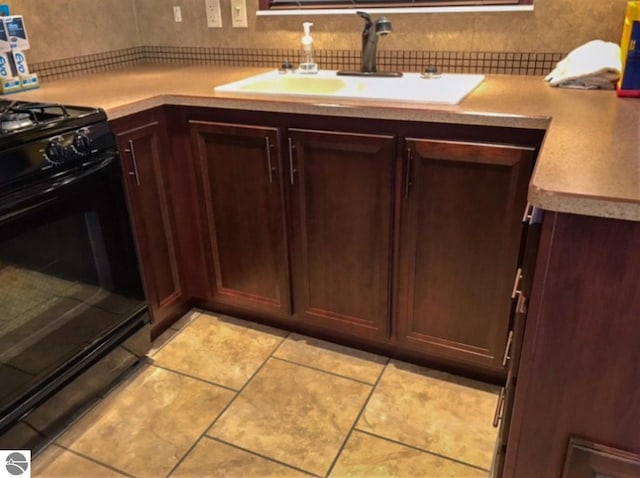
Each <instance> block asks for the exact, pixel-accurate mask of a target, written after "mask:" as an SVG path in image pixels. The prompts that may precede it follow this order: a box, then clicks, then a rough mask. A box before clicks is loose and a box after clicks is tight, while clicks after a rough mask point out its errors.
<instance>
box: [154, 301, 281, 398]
mask: <svg viewBox="0 0 640 478" xmlns="http://www.w3.org/2000/svg"><path fill="white" fill-rule="evenodd" d="M286 335H287V332H284V331H282V330H278V329H274V328H271V327H267V326H264V325H259V324H253V323H250V322H245V321H243V320H239V319H232V318H230V317H216V316H213V315H209V314H200V315H199V316H198V317H196V318H195V319H194V320H193V321H192V322H191V323H190V324H189V325H188V326H187V327H185V328H184V329H183V330H182V331H181V332H180V335H178V336H176V337H175V338H174V339H173V340H171V342H170V343H168V344H167V345H166V346H164V347H163V348H162V350H160V351H159V352H158V353H157V354H156V355H155V356H154V357H153V360H154V363H156V364H157V365H159V366H161V367H166V368H168V369H171V370H176V371H179V372H183V373H186V374H187V375H191V376H193V377H198V378H202V379H204V380H208V381H210V382H214V383H217V384H220V385H224V386H226V387H230V388H233V389H235V390H239V389H240V388H241V387H242V386H243V385H244V384H245V383H246V382H247V380H249V378H251V376H252V375H253V374H254V373H255V371H256V370H257V369H258V368H259V367H260V365H262V363H263V362H264V361H265V360H266V359H267V357H268V356H269V355H270V354H271V353H272V352H273V351H274V350H275V348H276V347H277V346H278V345H279V344H280V342H282V340H283V339H284V337H285V336H286Z"/></svg>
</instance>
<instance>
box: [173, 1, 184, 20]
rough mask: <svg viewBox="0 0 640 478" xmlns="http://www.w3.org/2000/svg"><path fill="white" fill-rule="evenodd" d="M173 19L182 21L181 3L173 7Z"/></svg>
mask: <svg viewBox="0 0 640 478" xmlns="http://www.w3.org/2000/svg"><path fill="white" fill-rule="evenodd" d="M173 20H174V21H175V22H181V21H182V10H181V9H180V6H179V5H175V6H174V7H173Z"/></svg>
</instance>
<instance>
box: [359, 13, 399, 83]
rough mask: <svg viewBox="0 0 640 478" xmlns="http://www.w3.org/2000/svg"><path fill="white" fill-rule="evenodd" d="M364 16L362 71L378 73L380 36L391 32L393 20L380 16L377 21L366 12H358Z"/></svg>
mask: <svg viewBox="0 0 640 478" xmlns="http://www.w3.org/2000/svg"><path fill="white" fill-rule="evenodd" d="M356 13H357V14H358V16H360V17H362V18H364V21H365V25H364V30H363V31H362V59H361V64H360V71H362V72H363V73H376V72H377V71H378V69H377V67H376V52H377V49H378V37H380V36H383V35H388V34H389V33H391V31H392V30H391V22H390V21H389V20H388V19H387V18H386V17H380V18H378V19H377V20H376V21H375V22H374V21H373V20H371V17H370V16H369V15H368V14H367V13H366V12H356Z"/></svg>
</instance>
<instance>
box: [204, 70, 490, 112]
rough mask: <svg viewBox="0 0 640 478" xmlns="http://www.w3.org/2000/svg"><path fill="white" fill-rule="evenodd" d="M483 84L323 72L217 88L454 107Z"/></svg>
mask: <svg viewBox="0 0 640 478" xmlns="http://www.w3.org/2000/svg"><path fill="white" fill-rule="evenodd" d="M483 81H484V75H465V74H455V73H445V74H443V75H442V76H440V77H438V78H431V79H423V78H421V77H420V74H418V73H405V74H404V75H403V76H402V77H398V78H393V77H392V78H383V77H361V76H337V75H336V72H335V71H327V70H322V71H320V72H318V74H315V75H308V74H299V73H280V72H279V71H277V70H274V71H270V72H268V73H263V74H260V75H256V76H251V77H249V78H245V79H243V80H240V81H236V82H233V83H227V84H225V85H221V86H218V87H216V88H214V91H215V92H216V93H250V94H252V95H277V96H303V97H317V98H329V99H330V98H337V99H349V100H376V101H391V102H403V103H405V102H411V103H436V104H449V105H455V104H458V103H460V101H462V99H463V98H464V97H465V96H467V95H468V94H469V93H471V92H472V91H473V90H475V89H476V88H477V87H478V85H480V83H482V82H483Z"/></svg>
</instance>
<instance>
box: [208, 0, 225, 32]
mask: <svg viewBox="0 0 640 478" xmlns="http://www.w3.org/2000/svg"><path fill="white" fill-rule="evenodd" d="M204 8H205V11H206V12H207V26H208V27H209V28H222V11H221V10H220V0H204Z"/></svg>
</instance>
